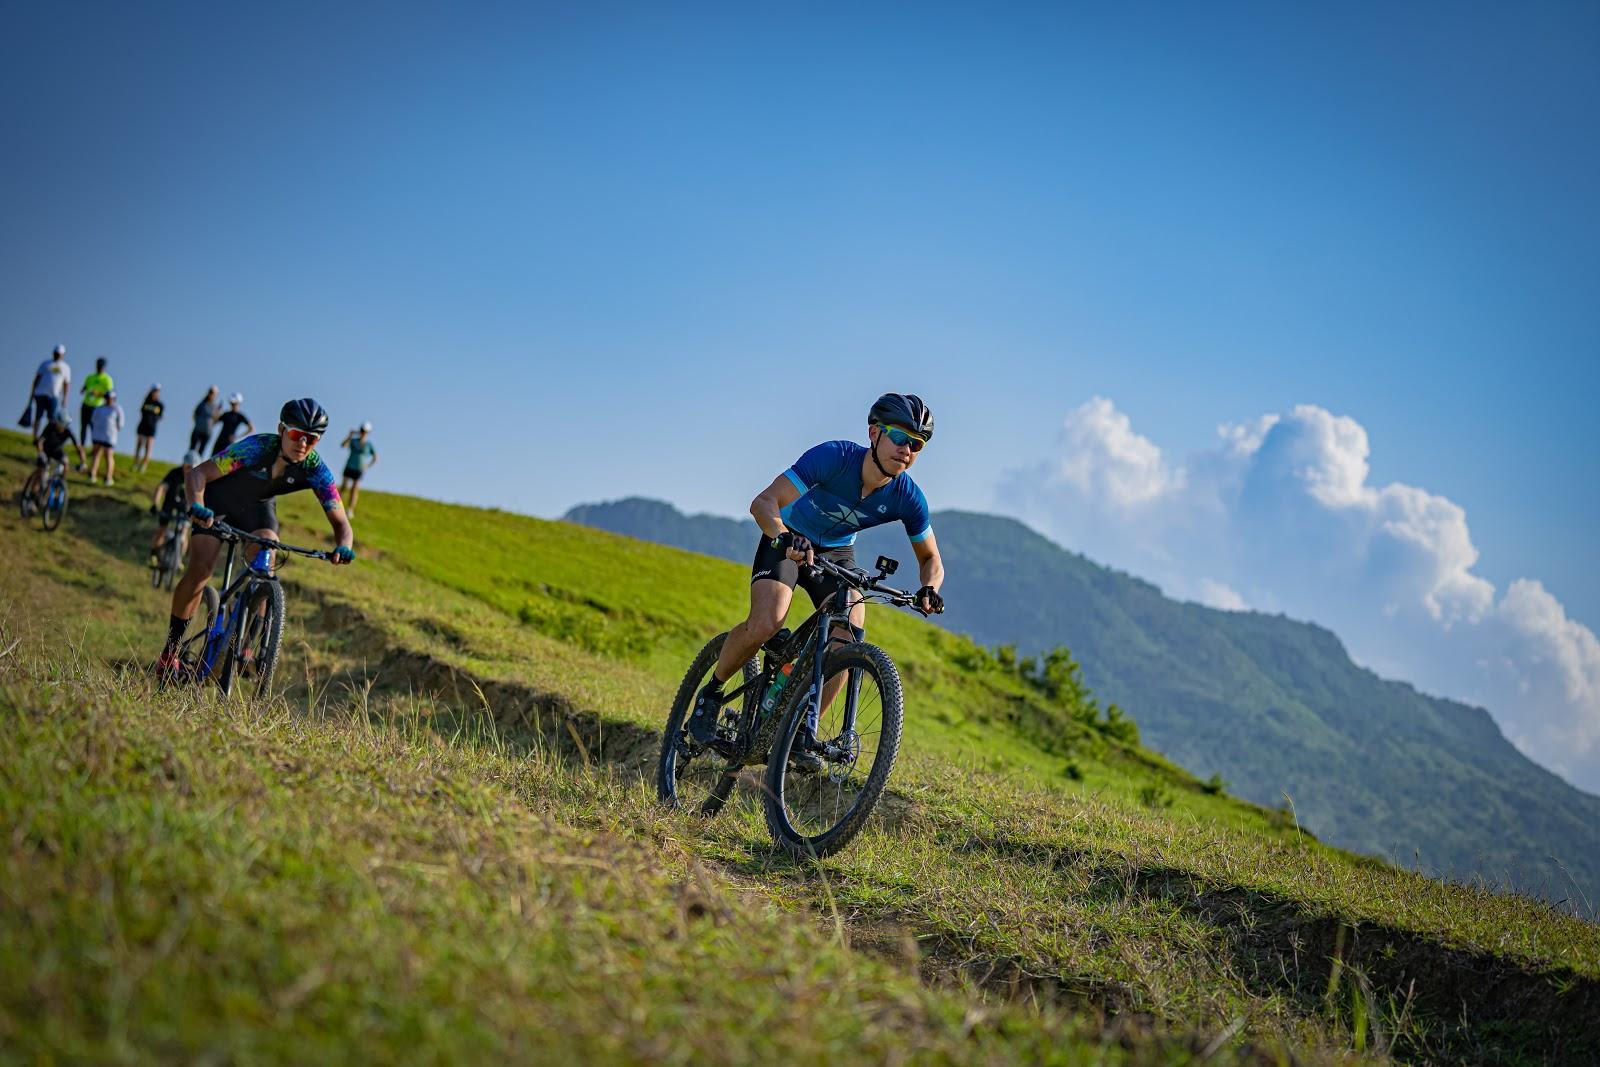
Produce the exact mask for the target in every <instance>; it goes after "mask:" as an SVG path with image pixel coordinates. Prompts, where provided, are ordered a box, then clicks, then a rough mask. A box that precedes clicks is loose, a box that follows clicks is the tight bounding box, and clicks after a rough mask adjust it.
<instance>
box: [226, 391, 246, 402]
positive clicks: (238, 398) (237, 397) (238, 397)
mask: <svg viewBox="0 0 1600 1067" xmlns="http://www.w3.org/2000/svg"><path fill="white" fill-rule="evenodd" d="M228 403H230V404H243V403H244V394H243V393H234V394H232V395H231V396H229V397H228Z"/></svg>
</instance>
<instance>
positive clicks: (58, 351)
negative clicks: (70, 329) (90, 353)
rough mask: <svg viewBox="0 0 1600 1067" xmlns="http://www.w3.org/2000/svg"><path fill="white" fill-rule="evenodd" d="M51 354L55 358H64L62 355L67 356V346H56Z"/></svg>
mask: <svg viewBox="0 0 1600 1067" xmlns="http://www.w3.org/2000/svg"><path fill="white" fill-rule="evenodd" d="M51 354H52V355H56V356H64V355H66V354H67V346H66V345H56V350H55V351H54V352H53V353H51Z"/></svg>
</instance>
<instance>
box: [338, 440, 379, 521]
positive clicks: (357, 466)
mask: <svg viewBox="0 0 1600 1067" xmlns="http://www.w3.org/2000/svg"><path fill="white" fill-rule="evenodd" d="M371 433H372V423H370V422H363V423H362V424H361V429H359V430H351V431H350V432H349V433H347V434H345V435H344V440H343V441H341V442H339V447H340V448H348V449H349V450H350V456H349V458H348V459H346V460H345V461H344V482H343V483H342V484H341V485H340V486H339V495H340V496H342V497H344V498H345V500H346V501H348V503H346V504H345V514H346V515H349V516H350V517H351V518H355V514H356V494H357V493H358V492H360V490H361V476H362V475H363V474H365V473H366V472H367V470H368V469H369V468H370V467H373V466H375V465H376V464H377V462H378V450H377V449H376V448H374V447H373V446H372V442H371V441H370V440H368V437H369V435H371Z"/></svg>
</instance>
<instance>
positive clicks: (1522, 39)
mask: <svg viewBox="0 0 1600 1067" xmlns="http://www.w3.org/2000/svg"><path fill="white" fill-rule="evenodd" d="M1597 60H1600V8H1597V7H1596V6H1595V5H1592V4H1571V5H1560V4H1534V5H1515V6H1513V5H1473V4H1458V3H1451V4H1441V5H1423V4H1407V5H1360V4H1346V5H1337V6H1330V7H1324V8H1322V9H1321V10H1318V11H1311V10H1306V9H1300V8H1298V7H1297V8H1296V9H1295V10H1289V9H1288V6H1287V5H1259V6H1256V5H1206V6H1204V7H1203V8H1201V7H1199V6H1191V7H1190V8H1189V9H1187V10H1180V9H1179V5H1165V4H1162V5H1150V6H1142V5H1117V6H1116V8H1115V10H1111V9H1109V8H1106V7H1103V6H1095V7H1080V6H1073V5H1039V6H1018V7H1014V8H1011V9H1009V10H1004V9H1000V8H995V7H994V6H992V5H984V6H982V7H981V8H980V7H979V6H977V5H974V6H972V7H970V8H961V7H954V6H946V7H942V6H937V5H903V6H897V7H887V6H886V7H872V8H870V9H869V8H865V7H863V6H861V5H841V6H836V7H835V6H830V7H809V8H808V9H806V10H803V11H801V10H779V9H775V8H765V9H762V8H758V7H757V6H755V5H726V6H722V5H659V4H655V5H605V4H593V3H591V4H582V5H576V4H575V5H570V6H542V7H541V6H537V5H527V4H517V5H504V6H493V5H490V6H477V7H472V8H465V7H456V8H451V9H449V10H446V9H444V8H423V7H416V8H411V7H407V6H405V5H384V6H381V7H379V6H374V7H372V8H369V9H367V10H365V11H362V10H359V9H357V8H356V7H355V6H349V7H345V6H340V7H339V8H337V9H333V8H330V7H329V6H327V5H313V6H303V7H297V6H294V5H278V6H272V7H256V8H251V9H224V8H219V7H217V6H216V5H193V6H188V7H177V6H157V7H151V8H146V7H143V6H127V5H120V6H118V5H107V4H98V5H82V6H80V5H72V4H53V5H25V6H23V7H19V8H14V9H13V10H11V11H10V12H9V13H8V14H7V16H6V33H4V34H3V35H0V85H3V87H4V93H5V99H6V101H7V105H6V107H5V108H4V109H3V111H0V136H3V143H5V144H6V145H7V146H8V149H10V150H9V151H8V153H7V155H8V157H9V161H8V165H7V166H6V167H4V168H0V203H3V204H4V206H5V219H6V224H5V240H4V241H3V242H0V350H3V351H4V353H5V360H6V365H7V366H9V367H11V368H12V376H13V378H14V379H18V381H17V384H16V390H17V393H18V394H19V395H20V394H21V393H22V392H23V390H24V388H25V386H26V384H27V382H26V380H25V379H26V378H27V377H28V375H29V373H30V372H31V368H32V366H33V365H34V364H35V363H36V362H37V360H38V359H39V358H42V357H43V355H44V354H45V353H46V352H47V351H48V349H49V347H50V346H51V345H53V344H54V343H56V342H57V341H64V342H65V343H67V344H68V345H69V348H70V359H71V361H72V362H73V363H74V364H75V365H76V366H77V368H78V373H79V375H80V380H81V375H82V373H83V371H84V370H85V369H86V364H87V362H88V361H89V359H91V358H92V357H93V356H94V355H98V354H106V355H108V356H109V357H110V358H111V360H112V369H113V371H114V372H116V374H117V375H118V378H119V381H121V382H123V383H137V385H136V387H135V388H134V389H133V390H132V391H133V392H135V393H138V392H140V391H141V390H142V388H143V386H145V385H148V384H149V381H150V380H160V381H161V382H162V383H163V384H165V385H166V386H167V393H168V400H169V402H170V403H171V404H172V405H173V408H174V409H175V411H176V410H177V409H186V408H188V407H189V406H190V405H192V403H193V402H194V400H196V399H197V398H198V395H199V393H200V392H201V391H202V389H203V387H204V386H205V385H206V384H208V383H209V382H212V381H215V382H217V383H218V384H220V385H221V386H222V387H223V388H224V389H225V390H231V389H235V388H239V389H242V390H243V391H244V392H245V394H246V396H247V398H248V400H249V403H247V405H246V408H247V410H250V411H251V412H252V413H253V414H255V415H257V417H258V422H264V421H268V417H269V415H270V410H271V409H272V408H275V407H276V406H277V404H278V403H279V402H281V399H282V398H284V397H285V396H287V395H289V394H295V395H299V394H302V393H313V394H315V395H317V396H318V397H319V398H321V399H322V400H323V401H324V402H325V403H326V404H327V405H328V407H329V408H330V409H331V410H332V411H333V412H334V417H335V419H336V420H337V421H338V422H339V423H341V424H353V423H355V422H357V421H359V420H361V419H371V420H372V421H373V422H374V423H375V424H376V425H377V431H376V433H375V438H376V440H377V443H378V445H379V448H380V450H381V451H382V455H383V462H382V463H381V464H380V466H379V467H378V469H377V470H376V471H375V473H374V478H373V484H374V485H375V486H377V487H382V488H393V489H400V490H406V491H412V492H418V493H424V494H427V495H431V496H439V497H444V498H447V499H457V500H466V501H472V502H477V503H491V504H498V505H500V506H505V507H509V508H514V509H518V510H524V511H531V512H534V513H538V514H545V515H553V514H559V513H560V512H561V511H563V510H564V509H565V508H567V507H568V506H570V505H572V504H575V503H578V502H582V501H590V500H596V499H603V498H612V497H617V496H621V495H624V494H629V493H643V494H648V495H652V496H659V497H664V498H667V499H670V500H673V501H675V502H677V503H679V504H681V505H683V506H685V507H688V508H691V509H705V510H712V511H718V512H722V513H738V512H741V511H742V509H743V507H744V506H745V504H746V503H747V502H748V499H749V497H750V496H751V495H752V494H753V492H754V491H755V490H756V489H758V488H759V487H760V486H761V485H764V484H765V483H766V481H767V480H769V479H770V478H771V477H772V476H773V475H774V474H776V473H777V471H778V470H780V469H781V468H782V467H783V466H785V465H786V464H787V463H788V462H789V461H790V460H791V459H792V458H793V457H794V456H795V455H796V454H798V452H799V451H801V450H802V449H803V448H804V447H806V446H807V445H809V444H811V443H813V442H814V441H816V440H818V439H821V438H826V437H834V436H849V435H857V434H859V432H860V425H859V424H860V422H861V419H862V413H863V412H864V411H865V409H866V406H867V404H868V403H869V402H870V400H871V398H872V396H873V395H875V394H876V393H877V392H879V391H881V390H883V389H887V388H898V389H906V390H917V391H920V392H921V393H922V394H923V395H924V396H926V397H927V398H928V399H929V401H930V402H931V403H932V404H933V405H934V407H935V409H936V411H937V412H938V415H939V419H940V429H939V434H938V439H937V442H936V444H935V447H934V448H933V449H931V450H930V451H929V453H928V454H927V455H926V457H925V459H924V461H923V462H922V463H921V464H920V465H919V468H918V476H919V479H920V480H921V481H922V483H923V484H924V486H925V488H926V489H927V490H928V493H929V496H930V498H931V499H932V501H933V503H934V504H935V506H936V507H937V506H953V505H959V506H966V507H975V508H983V509H990V510H993V509H997V508H998V509H1002V510H1017V509H1014V508H1008V506H1007V505H1008V502H1007V501H1006V500H1005V499H1004V496H1003V492H1002V489H1001V487H1002V485H1004V484H1005V483H1006V480H1007V479H1006V474H1007V472H1010V471H1014V470H1017V469H1022V468H1026V467H1028V466H1029V465H1031V464H1034V463H1037V462H1039V461H1041V460H1042V459H1045V458H1048V457H1049V455H1050V454H1051V453H1052V450H1054V449H1056V448H1058V447H1059V440H1058V428H1059V427H1060V426H1061V424H1062V421H1063V419H1065V418H1067V417H1068V415H1069V414H1070V413H1071V412H1073V411H1075V410H1077V409H1078V408H1079V407H1080V406H1081V405H1083V404H1084V403H1085V402H1086V401H1088V400H1090V399H1091V398H1092V397H1095V396H1101V397H1105V398H1108V399H1109V400H1111V401H1112V402H1113V403H1114V404H1115V405H1116V408H1117V409H1118V410H1119V411H1121V412H1123V413H1126V414H1127V415H1128V417H1129V418H1130V419H1131V420H1132V423H1133V425H1134V426H1135V427H1136V428H1137V430H1138V432H1139V433H1141V434H1143V435H1144V436H1145V437H1147V438H1149V439H1151V440H1153V441H1155V442H1157V443H1158V444H1159V445H1160V446H1161V448H1162V449H1163V450H1166V451H1168V452H1170V453H1171V454H1174V455H1185V454H1190V453H1194V452H1196V451H1199V450H1202V449H1204V448H1206V447H1209V446H1210V444H1211V443H1212V442H1214V441H1215V439H1216V427H1217V426H1218V425H1219V424H1221V423H1224V422H1228V423H1240V422H1244V421H1246V420H1249V419H1254V418H1256V417H1258V416H1261V415H1263V414H1267V413H1282V412H1287V411H1289V410H1290V409H1291V408H1292V407H1293V406H1294V405H1296V404H1311V405H1316V406H1318V407H1320V408H1322V409H1325V410H1327V411H1329V412H1332V413H1333V414H1335V415H1337V416H1344V417H1348V418H1351V419H1354V420H1356V421H1357V422H1359V424H1360V425H1361V426H1362V427H1364V428H1365V430H1366V431H1367V433H1368V434H1369V435H1370V439H1371V443H1372V449H1371V465H1372V477H1373V480H1374V482H1375V483H1378V484H1385V483H1388V482H1393V481H1398V482H1403V483H1405V484H1408V485H1413V486H1420V487H1424V488H1426V489H1427V490H1428V491H1429V492H1431V493H1434V494H1439V495H1441V496H1443V497H1447V498H1448V499H1449V500H1451V501H1454V502H1455V503H1456V504H1458V505H1459V506H1460V507H1461V508H1463V509H1465V512H1466V515H1467V517H1468V521H1469V522H1470V525H1471V535H1472V539H1473V542H1474V544H1476V546H1477V547H1478V549H1479V550H1481V553H1482V558H1481V561H1480V562H1479V564H1478V568H1477V569H1478V572H1479V573H1481V574H1483V575H1484V576H1485V577H1487V578H1488V579H1489V580H1491V581H1493V582H1494V583H1495V584H1496V585H1497V586H1503V585H1504V584H1505V583H1507V582H1510V581H1511V580H1513V579H1515V578H1518V577H1530V578H1536V579H1539V580H1540V581H1542V582H1543V583H1544V585H1545V586H1546V587H1547V588H1548V589H1549V590H1550V591H1551V592H1552V593H1553V594H1554V595H1555V596H1556V597H1558V598H1559V599H1560V600H1561V602H1562V603H1564V604H1565V605H1566V608H1567V610H1568V611H1569V612H1570V613H1571V614H1572V616H1573V617H1574V618H1576V619H1578V620H1582V621H1584V622H1586V623H1588V624H1590V625H1594V624H1596V623H1600V568H1595V567H1594V566H1593V565H1592V555H1593V549H1594V547H1595V540H1594V534H1593V531H1594V530H1595V529H1596V527H1597V520H1600V488H1597V486H1600V479H1597V478H1596V476H1595V475H1596V457H1597V455H1600V449H1597V447H1596V445H1597V444H1600V440H1597V436H1600V435H1597V432H1596V430H1595V429H1594V426H1595V421H1594V420H1593V418H1592V417H1591V416H1590V413H1589V410H1588V409H1589V407H1590V406H1591V405H1592V404H1593V402H1594V401H1595V399H1596V397H1597V396H1600V389H1597V385H1600V372H1597V370H1596V366H1595V362H1596V361H1595V358H1594V357H1595V354H1596V352H1597V350H1600V345H1597V341H1600V293H1597V291H1596V289H1597V284H1596V279H1597V278H1600V201H1597V200H1596V198H1595V197H1594V195H1593V190H1594V189H1596V188H1600V157H1597V148H1596V136H1595V135H1596V133H1597V132H1600V122H1597V119H1600V62H1597ZM134 400H135V402H136V401H137V396H135V397H134ZM181 421H182V415H181V413H178V414H175V415H174V416H173V417H172V419H171V420H170V421H169V422H168V423H167V424H166V426H165V427H164V430H163V433H162V435H161V437H160V438H159V439H158V450H159V451H160V452H161V453H162V454H165V455H168V456H173V455H175V454H176V451H177V449H178V447H179V443H180V438H181V437H182V433H181V429H182V428H181V426H180V425H179V424H180V423H181Z"/></svg>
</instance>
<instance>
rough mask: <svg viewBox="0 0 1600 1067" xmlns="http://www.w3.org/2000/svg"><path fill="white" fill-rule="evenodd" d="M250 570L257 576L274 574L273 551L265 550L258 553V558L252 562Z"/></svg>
mask: <svg viewBox="0 0 1600 1067" xmlns="http://www.w3.org/2000/svg"><path fill="white" fill-rule="evenodd" d="M250 569H251V570H253V571H255V572H256V573H257V574H259V575H262V576H266V575H270V574H271V573H272V549H270V548H263V549H262V550H261V551H260V552H257V553H256V558H255V559H253V560H251V561H250Z"/></svg>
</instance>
